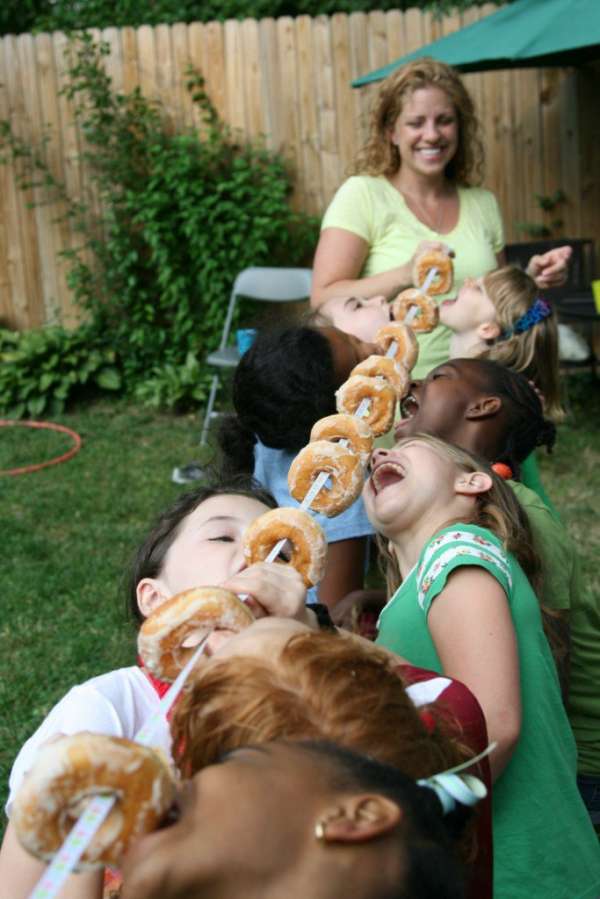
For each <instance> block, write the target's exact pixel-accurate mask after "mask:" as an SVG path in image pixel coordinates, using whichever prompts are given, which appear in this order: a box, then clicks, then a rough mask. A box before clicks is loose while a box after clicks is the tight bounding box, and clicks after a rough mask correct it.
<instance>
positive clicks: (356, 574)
mask: <svg viewBox="0 0 600 899" xmlns="http://www.w3.org/2000/svg"><path fill="white" fill-rule="evenodd" d="M366 551H367V538H366V537H352V538H351V539H349V540H337V541H336V542H335V543H330V544H329V546H328V548H327V568H326V569H325V577H324V578H323V580H322V581H321V583H320V584H319V599H320V601H321V602H322V603H324V604H325V605H326V606H328V607H329V608H330V609H332V608H333V607H334V606H335V604H336V603H337V602H339V601H340V600H341V599H342V598H343V597H344V596H346V594H348V593H351V592H352V591H353V590H360V589H362V586H363V581H364V576H365V558H366Z"/></svg>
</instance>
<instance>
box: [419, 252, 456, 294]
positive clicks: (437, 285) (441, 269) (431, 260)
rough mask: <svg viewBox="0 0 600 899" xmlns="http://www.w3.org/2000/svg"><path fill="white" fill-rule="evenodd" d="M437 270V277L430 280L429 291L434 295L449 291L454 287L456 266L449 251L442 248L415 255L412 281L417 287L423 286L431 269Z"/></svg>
mask: <svg viewBox="0 0 600 899" xmlns="http://www.w3.org/2000/svg"><path fill="white" fill-rule="evenodd" d="M433 268H434V269H435V270H436V274H435V277H434V278H433V280H432V281H430V282H429V286H428V288H427V292H428V293H429V294H431V295H432V296H438V295H439V294H441V293H448V291H449V290H450V289H451V288H452V281H453V278H454V266H453V264H452V259H451V258H450V256H449V255H448V253H444V252H442V250H424V251H423V252H422V253H418V254H417V256H416V257H415V261H414V263H413V269H412V282H413V284H414V285H415V287H422V286H423V284H425V281H426V280H427V275H428V274H429V272H430V271H431V269H433Z"/></svg>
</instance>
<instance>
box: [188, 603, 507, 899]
mask: <svg viewBox="0 0 600 899" xmlns="http://www.w3.org/2000/svg"><path fill="white" fill-rule="evenodd" d="M171 732H172V735H173V753H174V757H175V762H176V764H177V766H178V768H179V769H180V771H181V773H182V775H183V776H184V777H192V776H193V775H195V774H196V773H197V772H198V771H200V770H202V769H203V768H205V767H206V766H208V765H211V764H214V762H215V761H216V760H217V759H219V758H220V757H221V756H222V755H224V754H227V753H230V752H232V751H234V750H235V749H237V748H239V747H241V746H244V745H245V744H248V743H251V744H255V745H256V744H258V745H260V744H262V743H266V742H269V741H271V740H277V739H286V740H306V739H311V740H330V741H333V742H335V743H337V744H338V745H340V746H342V747H345V748H348V749H352V750H353V751H356V752H361V753H365V754H367V755H369V756H370V757H372V758H374V759H376V760H377V761H378V762H383V763H386V764H389V765H393V766H394V767H396V768H398V769H400V770H401V771H402V772H404V773H405V774H408V775H409V776H410V777H411V778H415V779H419V778H423V777H428V776H430V775H433V774H435V773H438V772H440V771H443V770H446V769H448V768H451V767H454V766H455V765H457V764H460V763H461V762H464V761H466V760H468V759H469V758H472V757H473V756H474V755H475V754H477V753H479V752H480V751H482V750H483V749H484V748H485V747H486V745H487V734H486V730H485V723H484V721H483V716H482V713H481V709H480V708H479V705H478V703H477V702H476V700H475V699H474V697H473V695H472V694H471V693H470V691H469V690H467V689H466V688H465V687H464V686H463V685H462V684H460V683H457V682H453V681H452V680H450V679H449V678H440V677H437V676H436V675H432V674H431V672H427V671H422V670H420V669H416V668H413V667H412V666H411V665H407V664H405V663H403V662H402V660H401V659H398V658H397V657H396V656H392V655H391V654H390V653H387V652H385V651H384V650H381V649H377V648H376V647H374V646H373V644H372V643H369V642H367V641H364V640H361V639H360V638H355V637H353V636H351V635H345V636H342V635H341V634H336V633H335V632H333V633H332V632H329V633H327V632H320V633H316V634H315V633H312V632H309V631H308V630H307V629H306V627H304V626H302V625H301V624H299V623H298V622H293V621H283V620H278V619H273V618H271V619H263V620H262V621H260V622H256V623H255V624H253V625H252V626H251V627H250V628H248V629H247V630H245V631H243V632H242V633H241V634H238V635H237V636H235V637H232V638H231V639H230V640H229V641H228V642H227V643H226V644H225V646H222V647H219V649H218V651H217V654H216V655H215V656H214V657H213V658H212V659H211V663H210V664H207V665H204V666H203V667H202V668H201V669H198V671H197V673H196V674H195V675H194V676H193V681H192V682H191V684H190V686H189V687H188V689H187V690H186V691H185V692H184V695H183V696H182V698H181V700H180V701H179V703H178V704H177V706H176V708H175V711H174V714H173V719H172V722H171ZM474 773H477V774H479V776H480V777H482V779H483V780H484V782H485V783H486V785H487V786H488V789H489V788H490V776H489V764H488V761H487V759H485V758H484V759H483V760H482V761H481V762H480V763H479V766H478V768H477V769H475V772H474ZM477 821H478V823H477V827H478V831H477V852H476V853H473V852H471V853H469V855H470V860H471V862H472V865H471V870H470V872H469V884H470V892H469V895H470V896H472V897H473V899H485V897H491V895H492V892H491V810H490V798H489V796H488V799H487V800H486V801H485V802H483V803H481V804H480V808H479V817H478V819H477Z"/></svg>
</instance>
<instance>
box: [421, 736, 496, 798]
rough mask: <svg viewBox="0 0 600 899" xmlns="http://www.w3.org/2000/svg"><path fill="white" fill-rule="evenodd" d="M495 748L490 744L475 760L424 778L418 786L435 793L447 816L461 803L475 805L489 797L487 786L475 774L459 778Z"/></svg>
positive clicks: (469, 760) (493, 744) (494, 744)
mask: <svg viewBox="0 0 600 899" xmlns="http://www.w3.org/2000/svg"><path fill="white" fill-rule="evenodd" d="M495 748H496V743H490V745H489V746H487V747H486V748H485V749H484V750H483V752H480V753H479V755H476V756H475V757H474V758H472V759H468V760H467V761H466V762H463V763H462V764H460V765H456V766H455V767H454V768H449V769H448V770H447V771H441V772H440V773H439V774H434V775H433V776H432V777H425V778H422V779H421V780H418V781H417V786H419V787H424V788H426V789H428V790H433V791H434V793H435V794H436V796H437V797H438V799H439V801H440V803H441V806H442V809H443V812H444V814H445V815H447V814H448V813H449V812H452V811H454V809H455V808H456V804H457V803H460V805H469V806H470V805H475V804H476V803H477V802H479V800H480V799H484V798H485V797H486V796H487V789H486V786H485V784H484V783H483V781H481V780H480V779H479V778H478V777H475V776H474V775H473V774H461V775H460V776H459V772H461V771H464V769H465V768H470V767H471V766H472V765H474V764H475V763H476V762H479V761H481V759H482V758H485V756H486V755H489V754H490V752H492V751H493V750H494V749H495Z"/></svg>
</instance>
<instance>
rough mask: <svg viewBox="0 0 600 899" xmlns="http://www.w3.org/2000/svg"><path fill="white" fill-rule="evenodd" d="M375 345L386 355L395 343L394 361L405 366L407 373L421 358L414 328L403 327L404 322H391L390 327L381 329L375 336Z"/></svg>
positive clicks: (385, 326) (386, 326)
mask: <svg viewBox="0 0 600 899" xmlns="http://www.w3.org/2000/svg"><path fill="white" fill-rule="evenodd" d="M375 343H376V344H377V346H380V347H381V348H382V350H383V352H384V353H385V352H387V349H388V347H389V345H390V344H391V343H395V344H396V352H395V354H394V361H395V362H397V363H398V364H399V365H403V366H404V368H405V369H406V370H407V371H410V370H411V369H413V368H414V367H415V363H416V361H417V358H418V356H419V344H418V343H417V338H416V337H415V332H414V331H413V329H412V328H409V327H407V326H406V325H403V324H402V322H390V324H389V325H384V326H383V328H380V329H379V331H378V332H377V334H376V335H375Z"/></svg>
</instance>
